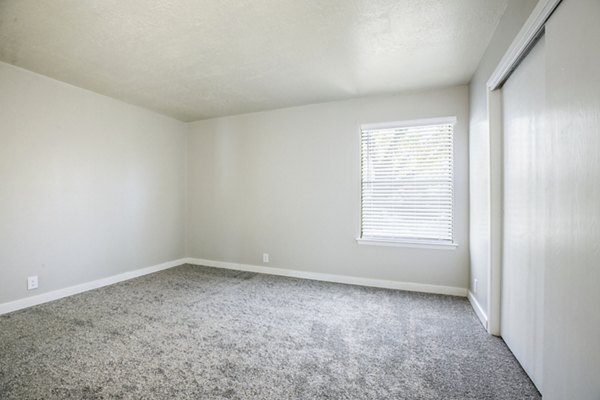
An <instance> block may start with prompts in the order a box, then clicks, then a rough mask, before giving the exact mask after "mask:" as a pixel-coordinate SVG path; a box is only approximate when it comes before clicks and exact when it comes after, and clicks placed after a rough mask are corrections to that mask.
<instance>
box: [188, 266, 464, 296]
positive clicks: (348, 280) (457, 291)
mask: <svg viewBox="0 0 600 400" xmlns="http://www.w3.org/2000/svg"><path fill="white" fill-rule="evenodd" d="M187 263H188V264H195V265H204V266H207V267H216V268H225V269H233V270H237V271H248V272H257V273H259V274H270V275H280V276H288V277H293V278H302V279H310V280H315V281H325V282H336V283H345V284H349V285H360V286H371V287H378V288H385V289H399V290H408V291H412V292H423V293H437V294H447V295H451V296H461V297H466V296H467V289H465V288H460V287H454V286H439V285H428V284H424V283H414V282H400V281H389V280H383V279H371V278H359V277H355V276H347V275H334V274H324V273H321V272H310V271H300V270H293V269H284V268H273V267H265V266H259V265H249V264H238V263H231V262H224V261H214V260H204V259H200V258H188V259H187Z"/></svg>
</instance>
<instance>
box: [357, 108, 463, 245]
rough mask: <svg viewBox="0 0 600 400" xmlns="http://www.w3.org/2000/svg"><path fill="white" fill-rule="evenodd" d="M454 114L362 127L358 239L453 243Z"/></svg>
mask: <svg viewBox="0 0 600 400" xmlns="http://www.w3.org/2000/svg"><path fill="white" fill-rule="evenodd" d="M455 123H456V119H455V118H443V119H435V120H428V121H407V122H399V123H391V124H371V125H363V126H362V127H361V175H362V179H361V233H360V238H359V243H373V244H386V243H387V244H397V243H411V244H424V245H443V246H444V245H454V236H453V199H454V193H453V192H454V180H453V143H452V142H453V131H454V124H455Z"/></svg>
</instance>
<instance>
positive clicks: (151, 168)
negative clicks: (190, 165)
mask: <svg viewBox="0 0 600 400" xmlns="http://www.w3.org/2000/svg"><path fill="white" fill-rule="evenodd" d="M186 134H187V127H186V125H185V124H182V123H180V122H178V121H175V120H173V119H170V118H167V117H163V116H160V115H158V114H155V113H153V112H150V111H146V110H143V109H141V108H138V107H135V106H132V105H128V104H125V103H122V102H119V101H117V100H113V99H111V98H108V97H105V96H101V95H98V94H95V93H92V92H89V91H86V90H83V89H79V88H76V87H74V86H70V85H67V84H65V83H62V82H58V81H55V80H52V79H49V78H46V77H44V76H41V75H37V74H34V73H31V72H28V71H26V70H23V69H19V68H17V67H14V66H11V65H8V64H4V63H0V303H4V302H8V301H12V300H16V299H20V298H24V297H26V296H30V295H37V294H40V293H43V292H47V291H51V290H56V289H61V288H64V287H68V286H71V285H75V284H79V283H84V282H88V281H91V280H94V279H99V278H103V277H107V276H111V275H115V274H119V273H122V272H125V271H128V270H134V269H138V268H141V267H147V266H151V265H155V264H158V263H162V262H165V261H171V260H174V259H178V258H181V257H183V256H185V247H184V246H185V229H184V224H185V174H186V158H185V157H186V152H185V146H186ZM28 275H38V276H39V285H40V287H39V289H37V290H35V291H27V290H26V277H27V276H28Z"/></svg>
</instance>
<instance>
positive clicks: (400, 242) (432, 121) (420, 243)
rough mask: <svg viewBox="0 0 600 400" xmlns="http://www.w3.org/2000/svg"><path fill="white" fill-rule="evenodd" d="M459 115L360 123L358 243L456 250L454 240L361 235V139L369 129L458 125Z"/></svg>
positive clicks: (358, 131) (363, 244)
mask: <svg viewBox="0 0 600 400" xmlns="http://www.w3.org/2000/svg"><path fill="white" fill-rule="evenodd" d="M457 121H458V119H457V117H440V118H422V119H414V120H402V121H394V122H376V123H366V124H360V125H358V127H357V129H356V131H357V135H358V144H359V145H358V157H357V160H359V162H358V191H357V193H358V196H357V197H358V232H357V234H356V239H355V240H356V243H357V244H358V245H361V246H365V245H366V246H383V247H405V248H417V249H432V250H456V248H457V247H458V246H459V244H458V243H457V242H456V241H454V242H452V243H439V242H432V241H426V240H417V239H415V240H410V239H396V240H381V239H367V238H362V237H361V232H362V216H361V214H362V192H361V190H362V169H361V163H360V159H361V157H362V150H361V146H360V143H361V139H362V132H363V130H369V129H386V128H396V127H405V126H425V125H438V124H439V125H441V124H452V125H456V123H457ZM454 207H456V204H454V205H453V210H452V213H453V214H454V213H455V211H456V210H455V209H454Z"/></svg>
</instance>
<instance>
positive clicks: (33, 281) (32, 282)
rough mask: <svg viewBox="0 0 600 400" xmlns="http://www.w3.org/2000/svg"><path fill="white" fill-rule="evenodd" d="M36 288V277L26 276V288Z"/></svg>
mask: <svg viewBox="0 0 600 400" xmlns="http://www.w3.org/2000/svg"><path fill="white" fill-rule="evenodd" d="M37 288H38V277H37V275H36V276H28V277H27V290H33V289H37Z"/></svg>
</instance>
